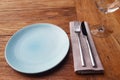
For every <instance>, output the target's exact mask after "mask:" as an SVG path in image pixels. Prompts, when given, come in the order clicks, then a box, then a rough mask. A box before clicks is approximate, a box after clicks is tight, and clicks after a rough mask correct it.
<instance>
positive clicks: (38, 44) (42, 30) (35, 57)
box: [5, 23, 69, 74]
mask: <svg viewBox="0 0 120 80" xmlns="http://www.w3.org/2000/svg"><path fill="white" fill-rule="evenodd" d="M68 49H69V39H68V36H67V34H66V33H65V32H64V31H63V30H62V29H61V28H60V27H58V26H56V25H53V24H48V23H40V24H33V25H29V26H26V27H25V28H23V29H21V30H19V31H18V32H16V33H15V34H14V35H13V36H12V37H11V39H10V40H9V41H8V43H7V45H6V49H5V58H6V61H7V63H8V64H9V65H10V66H11V67H12V68H13V69H15V70H16V71H19V72H22V73H28V74H29V73H30V74H32V73H41V72H44V71H47V70H49V69H51V68H53V67H55V66H56V65H57V64H59V63H60V62H61V61H62V60H63V59H64V58H65V56H66V55H67V52H68Z"/></svg>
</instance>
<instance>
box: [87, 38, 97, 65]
mask: <svg viewBox="0 0 120 80" xmlns="http://www.w3.org/2000/svg"><path fill="white" fill-rule="evenodd" d="M85 39H86V43H87V46H88V50H89V55H90V59H91V63H92V66H93V67H95V66H96V65H95V61H94V58H93V54H92V51H91V48H90V44H89V42H88V39H87V37H86V38H85Z"/></svg>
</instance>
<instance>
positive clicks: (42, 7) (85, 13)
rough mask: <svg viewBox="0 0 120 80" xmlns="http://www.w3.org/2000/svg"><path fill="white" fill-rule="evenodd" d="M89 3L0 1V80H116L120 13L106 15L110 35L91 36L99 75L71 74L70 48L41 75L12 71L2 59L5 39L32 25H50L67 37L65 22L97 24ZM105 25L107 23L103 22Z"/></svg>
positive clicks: (79, 0)
mask: <svg viewBox="0 0 120 80" xmlns="http://www.w3.org/2000/svg"><path fill="white" fill-rule="evenodd" d="M101 17H104V15H102V14H100V12H99V11H98V10H97V8H96V6H95V4H94V1H93V0H0V80H119V79H120V67H119V66H120V59H119V58H120V10H118V11H116V12H114V13H113V14H110V15H109V16H108V17H107V18H106V17H104V18H105V19H107V20H108V23H109V25H110V27H109V28H111V29H112V30H113V33H112V34H111V35H110V36H109V37H106V38H98V37H95V36H93V38H94V42H95V45H96V48H97V51H98V53H99V56H100V58H101V61H102V63H103V66H104V68H105V73H104V74H101V75H77V74H75V73H74V68H73V58H72V47H71V45H70V49H69V52H68V55H67V56H66V58H65V59H64V61H63V62H62V63H60V64H59V65H58V66H57V67H55V68H54V69H52V70H50V71H47V72H45V73H42V74H36V75H27V74H21V73H18V72H16V71H14V70H13V69H12V68H10V67H9V66H8V64H7V63H6V61H5V58H4V50H5V46H6V43H7V41H8V40H9V38H10V37H11V36H12V35H13V34H14V33H15V32H16V31H18V30H19V29H21V28H23V27H24V26H26V25H30V24H33V23H53V24H55V25H58V26H60V27H61V28H62V29H63V30H65V32H66V33H67V34H68V36H69V37H70V31H69V22H70V21H73V20H79V21H83V20H85V21H87V22H88V23H89V24H90V25H91V26H90V28H92V25H95V24H98V23H100V22H101V20H100V19H101ZM106 24H107V23H106Z"/></svg>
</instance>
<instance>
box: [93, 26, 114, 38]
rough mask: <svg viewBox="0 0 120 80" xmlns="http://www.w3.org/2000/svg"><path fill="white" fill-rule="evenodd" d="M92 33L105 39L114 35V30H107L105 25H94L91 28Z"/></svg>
mask: <svg viewBox="0 0 120 80" xmlns="http://www.w3.org/2000/svg"><path fill="white" fill-rule="evenodd" d="M91 33H92V35H94V36H97V37H101V38H102V37H103V38H104V37H108V36H110V35H111V34H112V33H113V30H111V29H110V28H106V27H105V26H103V25H101V26H100V25H94V26H92V28H91Z"/></svg>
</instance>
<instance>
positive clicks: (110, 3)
mask: <svg viewBox="0 0 120 80" xmlns="http://www.w3.org/2000/svg"><path fill="white" fill-rule="evenodd" d="M94 1H95V4H96V7H97V8H98V9H99V11H100V12H101V13H102V14H103V15H104V18H103V17H102V21H101V23H100V24H98V25H94V26H92V28H91V32H92V34H93V35H95V36H98V37H107V36H109V35H110V34H111V33H112V32H113V31H112V30H111V29H110V28H109V26H108V25H106V24H108V23H107V20H106V17H107V15H108V14H110V13H113V12H115V11H116V10H118V9H119V8H120V0H94Z"/></svg>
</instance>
